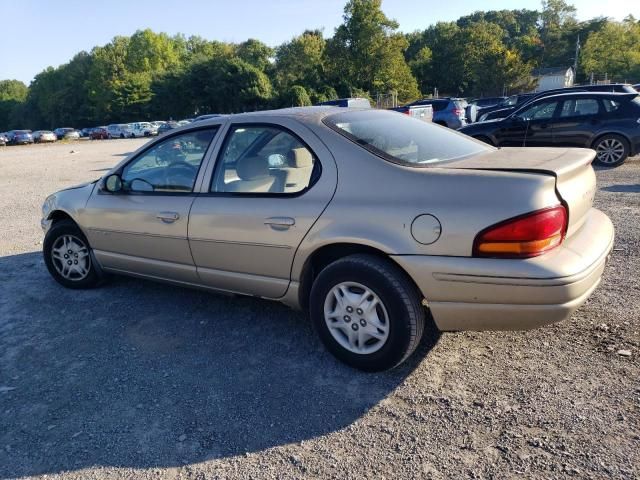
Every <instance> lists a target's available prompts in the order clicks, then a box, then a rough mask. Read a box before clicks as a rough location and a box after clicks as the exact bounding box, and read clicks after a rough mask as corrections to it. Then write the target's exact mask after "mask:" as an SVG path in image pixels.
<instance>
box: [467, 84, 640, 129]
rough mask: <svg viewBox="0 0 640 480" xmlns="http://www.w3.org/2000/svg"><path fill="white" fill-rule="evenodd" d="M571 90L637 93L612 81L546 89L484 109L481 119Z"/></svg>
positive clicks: (502, 114) (500, 115) (505, 112)
mask: <svg viewBox="0 0 640 480" xmlns="http://www.w3.org/2000/svg"><path fill="white" fill-rule="evenodd" d="M570 92H610V93H614V92H619V93H636V91H635V89H634V88H633V87H632V86H631V85H629V84H626V83H610V84H605V85H576V86H574V87H565V88H556V89H553V90H545V91H543V92H537V93H533V94H530V95H531V96H530V97H529V98H527V99H526V100H525V101H524V102H521V103H520V105H518V104H516V105H513V106H509V107H506V108H498V109H494V110H492V111H490V112H488V113H485V112H484V111H483V112H482V113H480V114H479V119H480V121H485V120H495V119H498V118H506V117H508V116H509V115H510V114H511V113H513V112H515V111H516V110H517V109H518V108H520V107H522V106H524V105H526V104H527V103H530V102H532V101H533V100H537V99H539V98H542V97H549V96H551V95H557V94H561V93H570Z"/></svg>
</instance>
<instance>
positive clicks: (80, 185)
mask: <svg viewBox="0 0 640 480" xmlns="http://www.w3.org/2000/svg"><path fill="white" fill-rule="evenodd" d="M98 180H100V179H99V178H97V179H96V180H92V181H90V182H85V183H80V184H79V185H74V186H72V187H67V188H63V189H62V190H58V191H57V192H56V193H60V192H66V191H67V190H78V189H80V188H86V187H88V186H89V185H94V184H95V183H96V182H97V181H98ZM92 188H93V187H92Z"/></svg>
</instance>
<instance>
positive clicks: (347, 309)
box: [309, 254, 425, 372]
mask: <svg viewBox="0 0 640 480" xmlns="http://www.w3.org/2000/svg"><path fill="white" fill-rule="evenodd" d="M421 300H422V295H421V294H420V292H419V291H418V289H417V288H416V287H415V285H413V283H412V282H411V281H410V279H409V278H408V277H407V276H406V275H405V274H404V273H403V272H402V271H400V269H399V268H398V267H396V266H395V265H394V264H392V263H391V262H390V261H389V260H386V259H383V258H379V257H376V256H373V255H366V254H357V255H350V256H347V257H344V258H342V259H339V260H337V261H335V262H333V263H331V264H330V265H329V266H327V267H326V268H325V269H324V270H322V271H321V272H320V274H319V275H318V277H317V278H316V280H315V282H314V284H313V287H312V289H311V297H310V304H309V306H310V314H311V319H312V321H313V323H314V326H315V328H316V330H317V332H318V334H319V336H320V339H321V340H322V342H323V343H324V345H325V347H326V348H327V349H328V350H329V351H330V352H331V353H332V354H333V355H334V356H336V357H337V358H338V359H339V360H341V361H343V362H344V363H346V364H348V365H350V366H352V367H354V368H357V369H360V370H364V371H370V372H375V371H382V370H387V369H390V368H393V367H395V366H396V365H398V364H400V363H402V362H403V361H404V360H406V359H407V358H408V357H409V356H410V355H411V354H412V353H413V351H414V350H415V349H416V347H417V346H418V344H419V343H420V338H421V337H422V332H423V330H424V323H425V311H424V308H423V307H422V305H421Z"/></svg>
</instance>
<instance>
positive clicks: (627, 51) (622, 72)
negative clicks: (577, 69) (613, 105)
mask: <svg viewBox="0 0 640 480" xmlns="http://www.w3.org/2000/svg"><path fill="white" fill-rule="evenodd" d="M582 68H583V70H584V71H585V73H587V74H589V73H591V72H598V73H606V74H607V75H608V76H609V77H614V78H618V79H639V78H640V23H639V22H637V21H636V20H635V18H633V17H628V18H627V19H625V21H624V22H621V23H618V22H611V21H607V22H606V23H605V25H604V26H603V27H602V28H601V29H600V30H599V31H596V32H593V33H592V34H591V35H589V39H588V40H587V42H586V44H585V46H584V49H583V51H582Z"/></svg>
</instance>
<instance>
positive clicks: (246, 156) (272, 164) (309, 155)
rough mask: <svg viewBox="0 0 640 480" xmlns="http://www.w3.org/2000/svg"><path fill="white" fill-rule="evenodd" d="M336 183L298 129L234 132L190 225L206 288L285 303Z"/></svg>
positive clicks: (239, 128) (310, 137) (312, 140)
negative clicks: (305, 244)
mask: <svg viewBox="0 0 640 480" xmlns="http://www.w3.org/2000/svg"><path fill="white" fill-rule="evenodd" d="M336 182H337V172H336V167H335V162H334V160H333V157H332V155H331V153H330V152H329V150H328V149H327V148H326V147H325V146H324V144H323V143H322V142H320V141H319V140H318V138H317V137H316V136H315V135H314V134H313V133H312V132H310V131H309V130H308V129H307V128H306V127H304V126H303V125H301V124H300V123H298V122H297V121H295V120H293V119H282V118H277V119H273V120H269V117H264V121H260V122H249V123H232V124H230V125H229V126H228V127H227V132H226V134H225V139H224V142H220V146H219V148H218V152H217V156H216V161H215V169H213V167H212V171H211V172H208V176H207V177H205V181H204V182H203V186H202V192H201V193H200V195H199V196H198V198H197V199H196V200H195V202H194V204H193V207H192V208H191V214H190V218H189V244H190V246H191V252H192V254H193V258H194V260H195V263H196V265H197V268H198V275H199V277H200V280H201V281H202V282H203V283H204V284H205V285H207V286H209V287H212V288H216V289H220V290H226V291H232V292H239V293H245V294H251V295H257V296H261V297H268V298H278V297H281V296H283V295H284V294H285V292H286V291H287V288H288V285H289V279H290V274H291V265H292V263H293V258H294V255H295V253H296V250H297V248H298V246H299V245H300V243H301V242H302V239H303V238H304V236H305V235H306V234H307V232H308V231H309V230H310V228H311V226H312V225H313V224H314V222H315V221H316V220H317V219H318V217H319V216H320V214H321V213H322V211H323V210H324V208H325V207H326V205H327V204H328V203H329V201H330V199H331V197H332V195H333V193H334V191H335V188H336Z"/></svg>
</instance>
